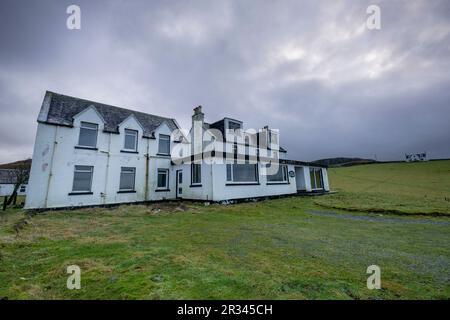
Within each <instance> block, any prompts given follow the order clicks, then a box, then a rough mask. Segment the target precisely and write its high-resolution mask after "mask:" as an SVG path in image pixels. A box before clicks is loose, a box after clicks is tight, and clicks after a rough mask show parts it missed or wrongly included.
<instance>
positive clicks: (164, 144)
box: [158, 134, 170, 154]
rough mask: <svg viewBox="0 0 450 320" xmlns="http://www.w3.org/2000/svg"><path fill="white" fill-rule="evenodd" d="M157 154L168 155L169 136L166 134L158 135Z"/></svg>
mask: <svg viewBox="0 0 450 320" xmlns="http://www.w3.org/2000/svg"><path fill="white" fill-rule="evenodd" d="M158 153H160V154H170V136H168V135H166V134H160V135H159V144H158Z"/></svg>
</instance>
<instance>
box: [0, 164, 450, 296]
mask: <svg viewBox="0 0 450 320" xmlns="http://www.w3.org/2000/svg"><path fill="white" fill-rule="evenodd" d="M449 163H450V162H446V161H442V162H429V163H420V164H415V163H414V164H383V165H364V166H357V167H350V168H339V169H331V170H330V182H331V185H332V188H333V189H338V190H339V193H336V194H332V195H327V196H321V197H290V198H284V199H278V200H270V201H263V202H257V203H244V204H238V205H228V206H224V205H218V204H212V205H209V206H205V205H203V204H200V203H189V202H185V203H180V202H171V203H166V204H151V205H148V206H145V205H136V206H120V207H117V208H110V209H105V208H103V209H101V208H96V209H80V210H75V211H57V212H54V211H53V212H46V213H43V214H38V215H35V216H32V217H29V218H27V217H26V215H25V214H24V212H23V211H22V210H20V209H8V210H7V211H6V212H1V213H0V298H2V297H3V298H8V299H74V298H75V299H449V298H450V276H449V274H450V237H449V234H450V218H449V217H445V216H442V217H435V216H431V215H420V216H418V215H411V214H409V215H408V216H402V215H393V214H384V213H383V214H379V213H376V214H375V213H363V212H349V211H342V210H339V209H329V208H325V207H323V206H324V205H326V206H335V207H348V208H350V209H361V208H362V209H367V210H381V211H383V210H387V211H399V212H405V213H411V212H419V213H433V212H439V213H445V212H448V204H447V202H445V200H443V198H444V197H445V196H446V194H447V195H448V191H449V183H450V179H449V172H450V167H449ZM318 203H320V205H318ZM74 264H75V265H78V266H79V267H80V268H81V289H80V290H68V289H67V288H66V281H67V277H68V274H67V273H66V268H67V266H69V265H74ZM373 264H375V265H378V266H379V267H380V268H381V287H382V289H381V290H369V289H367V287H366V281H367V277H368V274H366V269H367V267H368V266H369V265H373Z"/></svg>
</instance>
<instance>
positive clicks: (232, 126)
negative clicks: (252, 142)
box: [228, 120, 241, 130]
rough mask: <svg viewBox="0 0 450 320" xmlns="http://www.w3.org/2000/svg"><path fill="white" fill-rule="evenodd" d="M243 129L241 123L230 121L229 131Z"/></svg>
mask: <svg viewBox="0 0 450 320" xmlns="http://www.w3.org/2000/svg"><path fill="white" fill-rule="evenodd" d="M240 128H241V124H240V123H239V122H235V121H231V120H228V129H230V130H237V129H240Z"/></svg>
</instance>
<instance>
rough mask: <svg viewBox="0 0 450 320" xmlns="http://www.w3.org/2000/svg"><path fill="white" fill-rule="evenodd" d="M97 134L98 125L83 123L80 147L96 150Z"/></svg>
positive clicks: (79, 140) (79, 141)
mask: <svg viewBox="0 0 450 320" xmlns="http://www.w3.org/2000/svg"><path fill="white" fill-rule="evenodd" d="M97 132H98V125H97V124H95V123H88V122H81V126H80V136H79V139H78V145H79V146H81V147H89V148H95V147H96V146H97Z"/></svg>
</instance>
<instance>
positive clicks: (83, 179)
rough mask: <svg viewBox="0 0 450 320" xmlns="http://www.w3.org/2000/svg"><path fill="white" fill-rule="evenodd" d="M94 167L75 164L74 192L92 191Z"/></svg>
mask: <svg viewBox="0 0 450 320" xmlns="http://www.w3.org/2000/svg"><path fill="white" fill-rule="evenodd" d="M93 173H94V167H92V166H75V172H74V175H73V187H72V191H73V192H91V188H92V176H93Z"/></svg>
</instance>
